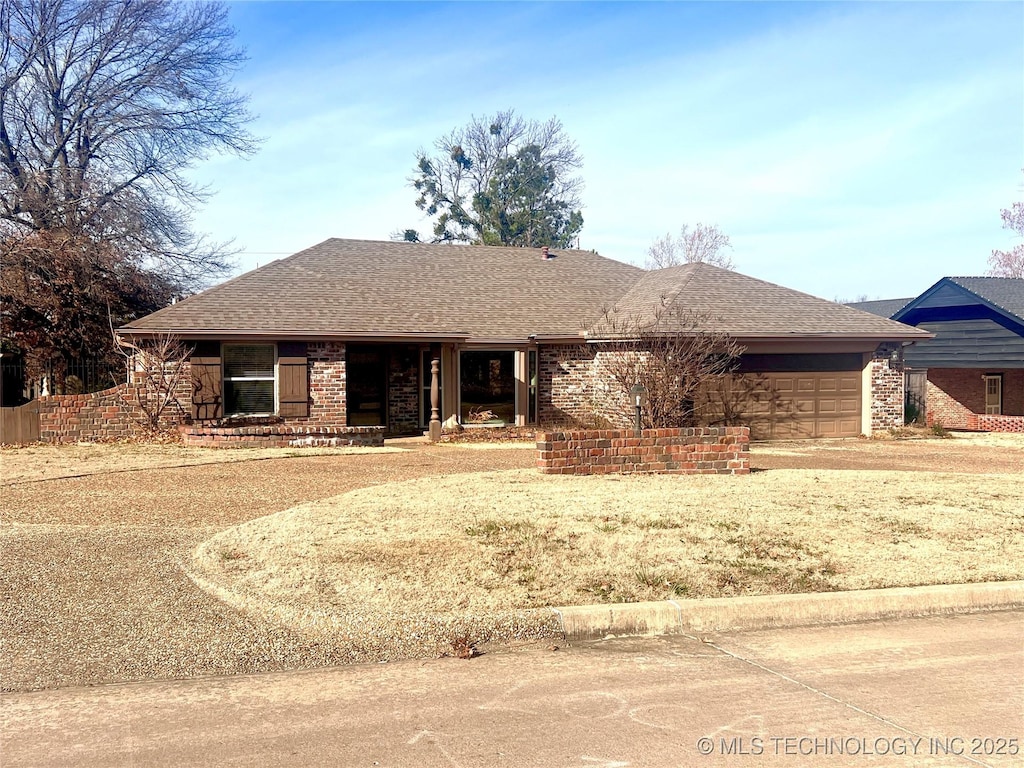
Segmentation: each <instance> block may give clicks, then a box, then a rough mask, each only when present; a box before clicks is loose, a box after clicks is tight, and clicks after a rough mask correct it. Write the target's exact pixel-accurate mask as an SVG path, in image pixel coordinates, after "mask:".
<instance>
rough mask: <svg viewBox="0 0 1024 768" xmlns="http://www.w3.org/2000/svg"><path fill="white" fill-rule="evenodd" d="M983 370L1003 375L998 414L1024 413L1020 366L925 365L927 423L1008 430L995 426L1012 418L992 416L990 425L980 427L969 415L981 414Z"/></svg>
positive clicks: (983, 410)
mask: <svg viewBox="0 0 1024 768" xmlns="http://www.w3.org/2000/svg"><path fill="white" fill-rule="evenodd" d="M987 373H1001V374H1002V375H1003V413H1002V416H1024V369H1010V370H1002V371H1001V370H998V369H989V368H929V369H928V406H927V416H928V423H929V424H942V426H944V427H949V428H952V429H983V430H986V431H992V432H1003V431H1010V432H1016V431H1018V430H1016V429H1003V428H1000V427H999V425H1003V426H1005V425H1012V424H1014V423H1015V422H1014V421H1013V420H1005V419H1004V420H1000V419H995V420H993V421H990V422H985V423H989V424H992V425H993V427H992V428H990V427H987V426H981V424H982V422H980V421H978V420H977V418H973V417H984V416H985V382H984V380H983V379H982V376H983V375H985V374H987Z"/></svg>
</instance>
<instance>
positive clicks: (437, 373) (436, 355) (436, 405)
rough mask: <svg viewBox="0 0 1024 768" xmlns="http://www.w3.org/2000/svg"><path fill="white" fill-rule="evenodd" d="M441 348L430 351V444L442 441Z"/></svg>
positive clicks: (432, 348)
mask: <svg viewBox="0 0 1024 768" xmlns="http://www.w3.org/2000/svg"><path fill="white" fill-rule="evenodd" d="M440 379H441V348H440V347H431V349H430V427H429V432H428V434H429V435H430V442H432V443H436V442H437V441H438V440H440V439H441V397H440V394H441V383H440Z"/></svg>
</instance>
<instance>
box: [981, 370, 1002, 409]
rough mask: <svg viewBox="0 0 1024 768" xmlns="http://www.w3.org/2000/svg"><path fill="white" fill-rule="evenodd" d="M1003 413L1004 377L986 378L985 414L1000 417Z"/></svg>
mask: <svg viewBox="0 0 1024 768" xmlns="http://www.w3.org/2000/svg"><path fill="white" fill-rule="evenodd" d="M1002 412H1003V377H1002V376H1000V375H995V376H986V377H985V413H993V414H996V415H999V414H1001V413H1002Z"/></svg>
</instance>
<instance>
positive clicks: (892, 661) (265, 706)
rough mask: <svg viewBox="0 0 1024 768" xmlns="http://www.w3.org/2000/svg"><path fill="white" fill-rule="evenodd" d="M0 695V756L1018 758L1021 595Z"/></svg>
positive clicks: (939, 762) (489, 762)
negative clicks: (834, 619) (722, 628)
mask: <svg viewBox="0 0 1024 768" xmlns="http://www.w3.org/2000/svg"><path fill="white" fill-rule="evenodd" d="M2 704H3V706H2V736H0V739H2V742H0V759H2V762H3V765H4V766H5V768H6V766H27V765H31V766H84V765H88V766H122V765H134V766H150V765H152V766H158V765H160V766H163V765H190V766H212V765H228V764H230V765H251V766H257V765H259V766H263V765H276V766H277V765H279V766H310V765H331V766H375V765H380V766H385V765H387V766H459V767H460V768H469V767H470V766H494V765H508V766H524V768H525V767H531V768H533V767H540V766H559V767H561V766H618V767H619V768H623V767H625V766H655V767H658V766H704V765H708V766H764V765H768V766H771V765H778V766H803V765H826V766H864V765H888V766H908V768H909V766H956V765H989V766H1013V765H1021V764H1022V762H1024V757H1022V754H1024V744H1022V742H1021V740H1022V739H1024V612H1021V611H1002V612H992V613H975V614H967V615H948V616H935V617H929V618H918V619H900V620H891V621H877V622H870V623H862V624H848V625H833V626H819V627H807V628H790V629H772V630H763V631H753V632H735V633H732V632H730V633H717V634H706V635H705V634H703V633H702V635H701V639H696V638H692V637H691V638H688V637H683V636H659V637H646V638H629V639H625V638H623V639H613V640H604V641H599V642H590V643H582V644H578V645H573V646H572V647H568V648H562V649H560V650H557V651H555V650H550V649H549V648H547V647H545V646H532V647H529V648H524V649H520V650H518V651H515V652H507V653H495V654H488V655H485V656H483V657H480V658H477V659H473V660H470V661H460V660H457V659H441V660H436V661H426V662H415V661H413V662H401V663H396V664H378V665H363V666H352V667H338V668H331V669H318V670H311V671H305V672H294V673H272V674H264V675H253V676H247V677H224V678H206V679H198V680H186V681H172V682H153V683H138V684H125V685H111V686H100V687H95V688H68V689H62V690H55V691H40V692H36V693H23V694H11V695H6V696H4V698H3V700H2ZM1014 740H1016V741H1014Z"/></svg>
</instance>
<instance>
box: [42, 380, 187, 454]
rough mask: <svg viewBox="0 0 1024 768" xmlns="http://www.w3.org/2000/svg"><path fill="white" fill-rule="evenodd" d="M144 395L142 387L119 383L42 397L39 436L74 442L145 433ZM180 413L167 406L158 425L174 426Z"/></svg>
mask: <svg viewBox="0 0 1024 768" xmlns="http://www.w3.org/2000/svg"><path fill="white" fill-rule="evenodd" d="M146 395H147V393H146V390H145V389H144V388H141V387H134V386H130V385H128V384H121V385H118V386H116V387H112V388H111V389H105V390H103V391H102V392H92V393H90V394H86V395H53V396H50V397H41V398H39V439H40V441H41V442H44V443H77V442H78V441H80V440H86V441H91V440H117V439H120V438H125V437H129V436H131V435H135V434H139V433H141V432H144V431H145V430H146V429H147V428H148V426H149V417H148V416H147V415H146V413H145V412H144V411H143V409H142V408H141V407H140V406H139V403H140V401H141V398H145V397H146ZM182 413H183V411H182V410H181V409H180V408H175V407H174V406H173V404H172V405H171V406H168V407H167V408H166V410H165V417H164V418H163V419H161V424H160V426H161V427H164V428H170V427H173V426H175V425H176V424H177V423H178V422H179V421H180V420H181V414H182Z"/></svg>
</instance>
